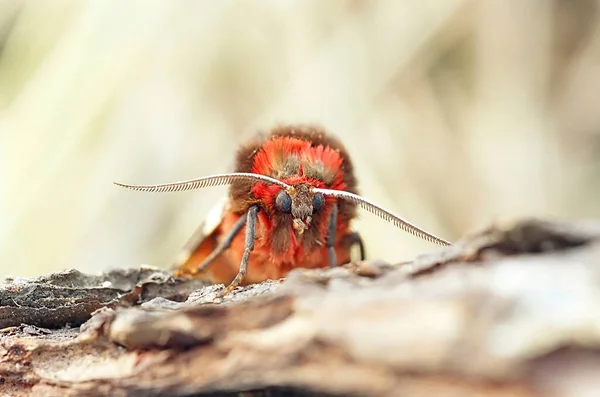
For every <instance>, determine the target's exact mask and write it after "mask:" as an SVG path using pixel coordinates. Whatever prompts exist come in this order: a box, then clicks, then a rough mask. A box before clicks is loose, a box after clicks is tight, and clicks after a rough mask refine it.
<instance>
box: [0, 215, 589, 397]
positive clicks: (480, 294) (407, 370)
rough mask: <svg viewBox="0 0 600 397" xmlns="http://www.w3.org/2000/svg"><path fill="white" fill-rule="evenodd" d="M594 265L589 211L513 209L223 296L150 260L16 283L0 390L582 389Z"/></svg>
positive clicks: (6, 296)
mask: <svg viewBox="0 0 600 397" xmlns="http://www.w3.org/2000/svg"><path fill="white" fill-rule="evenodd" d="M599 262H600V224H594V223H550V222H544V221H539V220H523V221H520V222H516V223H513V224H502V225H494V226H493V227H490V228H489V229H487V230H484V231H481V232H479V233H475V234H473V235H471V236H467V237H465V238H464V239H462V240H461V241H459V242H458V243H456V244H455V245H453V246H450V247H446V248H442V249H439V250H436V251H433V252H431V253H429V254H426V255H423V256H420V257H418V258H416V259H415V260H413V261H410V262H405V263H401V264H396V265H389V264H385V263H380V262H376V261H368V262H364V263H359V264H354V265H346V266H342V267H338V268H334V269H325V270H296V271H294V272H292V273H291V274H290V276H289V277H288V278H287V279H286V280H280V281H266V282H264V283H261V284H255V285H251V286H248V287H244V288H238V289H237V290H235V291H234V292H233V293H231V294H230V295H228V296H227V297H226V298H225V299H223V301H218V300H217V299H216V295H217V293H218V291H219V290H220V289H221V288H222V286H221V285H208V284H207V283H206V282H203V281H199V280H183V279H173V278H172V277H170V274H169V273H168V272H166V271H163V270H158V269H152V268H140V269H125V270H114V271H111V272H108V273H106V274H102V275H98V276H92V275H85V274H82V273H80V272H78V271H75V270H69V271H66V272H62V273H56V274H51V275H48V276H43V277H39V278H35V279H9V280H7V281H6V282H5V283H3V284H2V285H0V328H3V329H1V330H0V395H8V396H31V395H34V396H37V395H39V396H196V395H207V396H226V395H227V396H228V395H231V396H234V395H302V396H304V395H306V396H309V395H320V396H376V397H388V396H389V397H392V396H394V397H395V396H403V397H412V396H424V395H431V396H438V395H439V396H442V395H443V396H494V397H508V396H511V397H513V396H523V397H525V396H527V397H529V396H531V397H533V396H550V397H555V396H556V397H562V396H574V395H578V396H579V395H586V393H592V392H594V391H595V390H600V377H598V376H596V375H595V374H597V373H599V371H600V355H599V354H598V347H599V346H600V327H599V326H598V324H599V320H598V313H600V263H599ZM244 393H245V394H244ZM588 395H591V394H588Z"/></svg>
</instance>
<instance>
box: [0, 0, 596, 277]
mask: <svg viewBox="0 0 600 397" xmlns="http://www.w3.org/2000/svg"><path fill="white" fill-rule="evenodd" d="M599 17H600V7H599V2H598V1H587V0H578V1H566V0H479V1H477V0H471V1H468V0H380V1H361V0H345V1H342V0H336V1H327V2H325V1H322V0H295V1H294V0H289V1H281V0H261V1H227V0H221V1H208V0H204V1H200V0H198V1H191V0H187V1H180V0H175V1H173V0H160V1H158V0H156V1H154V0H128V1H119V0H95V1H86V0H52V1H42V0H35V1H34V0H32V1H22V0H0V275H6V274H12V275H35V274H41V273H46V272H50V271H54V270H59V269H64V268H70V267H75V268H78V269H80V270H83V271H88V272H89V271H93V272H96V271H101V270H105V269H107V268H112V267H124V266H137V265H139V264H142V263H145V264H151V265H156V266H163V265H167V264H169V263H170V262H171V260H172V259H173V257H174V256H175V255H176V254H177V253H178V250H179V248H180V247H181V245H182V244H183V243H184V242H185V241H186V240H187V238H188V237H189V235H190V234H191V233H192V232H193V231H194V229H195V227H196V226H197V224H198V223H199V222H200V221H201V220H202V219H203V217H204V214H205V213H206V212H207V211H208V210H209V209H210V207H211V205H212V204H213V203H214V202H215V201H216V200H217V199H218V198H219V197H221V196H222V195H223V194H224V193H225V191H226V190H225V189H224V188H209V189H204V190H199V191H194V192H182V193H172V194H162V195H158V194H147V193H138V192H132V191H127V190H124V189H120V188H118V187H116V186H114V185H113V184H112V182H113V181H120V182H124V183H134V184H136V183H138V184H144V183H162V182H169V181H175V180H182V179H189V178H194V177H199V176H203V175H207V174H212V173H220V172H226V171H230V170H231V166H232V160H233V153H234V151H235V149H236V147H237V145H238V144H239V143H240V142H242V141H243V140H244V139H246V138H247V137H249V136H251V135H252V134H253V133H254V132H255V131H257V130H258V129H266V128H269V127H270V126H273V125H274V124H277V123H283V122H294V123H295V122H311V123H319V124H322V125H323V126H325V127H326V128H328V129H329V130H330V131H331V132H332V133H334V134H336V135H338V136H339V137H341V138H342V139H343V141H344V142H345V143H346V145H347V148H348V150H349V151H350V153H351V155H352V156H353V158H354V161H355V163H356V168H357V174H358V178H359V181H360V188H361V192H362V193H363V195H365V196H366V197H368V198H370V199H372V200H375V201H377V202H379V203H380V204H381V205H383V206H385V207H388V208H389V209H391V210H393V211H394V212H396V213H398V214H399V215H401V216H403V217H405V218H407V219H409V220H410V221H412V222H414V223H416V224H418V225H420V226H421V227H423V228H425V229H426V230H428V231H430V232H432V233H434V234H437V235H439V236H440V237H444V238H447V239H450V240H455V239H457V238H459V237H461V236H462V235H464V234H465V233H467V232H470V231H472V230H473V229H477V228H480V227H483V226H485V225H487V224H489V223H490V222H493V221H495V220H498V219H511V218H514V217H519V216H524V215H535V216H544V217H548V218H552V219H557V218H583V217H585V218H590V217H597V216H598V215H599V214H600V205H599V204H598V199H599V198H600V190H599V187H600V175H599V173H600V172H599V171H600V156H599V155H600V135H599V134H600V23H599V21H600V19H599ZM356 228H357V229H359V230H360V231H361V232H362V234H363V236H364V237H365V240H366V242H367V248H368V253H369V254H370V256H371V257H378V258H382V259H386V260H390V261H400V260H404V259H409V258H410V257H412V256H414V255H415V254H417V253H419V252H423V251H425V250H429V249H432V248H435V247H434V246H432V245H431V244H429V243H427V242H423V241H420V240H418V239H417V238H415V237H412V236H410V235H407V234H405V233H403V232H402V231H400V230H397V229H395V228H394V227H393V226H392V225H390V224H387V223H385V222H384V221H382V220H380V219H378V218H376V217H374V216H371V215H370V214H368V213H365V212H361V218H360V220H359V221H358V222H356Z"/></svg>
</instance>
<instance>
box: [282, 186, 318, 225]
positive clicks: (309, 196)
mask: <svg viewBox="0 0 600 397" xmlns="http://www.w3.org/2000/svg"><path fill="white" fill-rule="evenodd" d="M324 205H325V196H324V195H323V193H319V192H315V191H314V186H312V185H311V184H308V183H301V184H297V185H293V186H289V187H287V188H282V189H281V190H280V191H279V193H277V196H275V209H276V210H277V211H279V212H281V213H283V214H291V215H292V226H293V228H294V230H296V231H297V232H298V233H299V234H302V233H303V232H304V231H305V230H306V229H308V228H309V227H310V225H311V222H312V220H313V217H314V215H315V213H318V212H319V211H321V209H323V206H324Z"/></svg>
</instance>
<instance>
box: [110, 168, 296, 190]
mask: <svg viewBox="0 0 600 397" xmlns="http://www.w3.org/2000/svg"><path fill="white" fill-rule="evenodd" d="M243 180H245V181H250V180H252V181H257V182H266V183H271V184H274V185H279V186H281V187H282V188H286V189H287V188H289V187H290V186H289V185H288V184H286V183H283V182H282V181H280V180H278V179H275V178H271V177H269V176H266V175H260V174H252V173H246V172H232V173H229V174H219V175H211V176H205V177H202V178H196V179H190V180H187V181H180V182H172V183H163V184H160V185H126V184H124V183H118V182H114V184H115V185H117V186H121V187H124V188H127V189H132V190H137V191H141V192H151V193H163V192H182V191H186V190H193V189H200V188H203V187H210V186H223V185H231V183H232V182H235V181H243Z"/></svg>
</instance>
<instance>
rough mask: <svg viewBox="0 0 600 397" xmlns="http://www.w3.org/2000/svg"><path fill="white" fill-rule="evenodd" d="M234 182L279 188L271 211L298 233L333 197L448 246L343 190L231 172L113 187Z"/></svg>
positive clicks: (153, 188)
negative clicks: (289, 221)
mask: <svg viewBox="0 0 600 397" xmlns="http://www.w3.org/2000/svg"><path fill="white" fill-rule="evenodd" d="M235 181H246V182H248V181H251V182H258V183H266V184H272V185H277V186H279V187H280V188H281V190H280V191H279V192H278V193H277V195H276V197H275V208H276V209H277V210H278V211H280V212H284V213H286V212H287V213H290V214H291V215H292V218H293V227H294V229H296V230H298V231H299V232H300V233H302V232H301V231H300V230H302V231H304V230H306V229H308V227H309V226H310V224H311V222H312V220H313V216H314V215H315V212H316V211H319V210H320V209H321V208H322V207H323V206H324V205H325V197H333V198H336V199H341V200H346V201H350V202H352V203H354V204H356V205H358V206H360V207H362V208H364V209H366V210H367V211H369V212H371V213H372V214H375V215H377V216H379V217H380V218H382V219H384V220H386V221H388V222H391V223H393V224H394V225H395V226H397V227H399V228H400V229H402V230H404V231H406V232H408V233H410V234H413V235H415V236H417V237H420V238H422V239H424V240H427V241H430V242H433V243H436V244H439V245H450V243H449V242H448V241H446V240H443V239H441V238H439V237H436V236H434V235H433V234H431V233H428V232H426V231H425V230H423V229H421V228H419V227H418V226H415V225H413V224H412V223H410V222H408V221H407V220H405V219H403V218H401V217H399V216H397V215H395V214H393V213H392V212H390V211H388V210H386V209H384V208H383V207H381V206H379V205H377V204H375V203H373V202H372V201H369V200H367V199H366V198H364V197H362V196H359V195H357V194H354V193H350V192H346V191H343V190H332V189H322V188H316V187H314V186H313V185H311V184H296V185H288V184H287V183H285V182H283V181H281V180H279V179H275V178H271V177H269V176H266V175H260V174H253V173H245V172H233V173H229V174H220V175H212V176H206V177H202V178H197V179H191V180H188V181H181V182H173V183H165V184H160V185H125V184H122V183H116V182H115V184H116V185H118V186H122V187H125V188H128V189H133V190H139V191H143V192H178V191H184V190H192V189H199V188H203V187H208V186H222V185H230V184H231V183H232V182H235Z"/></svg>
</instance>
